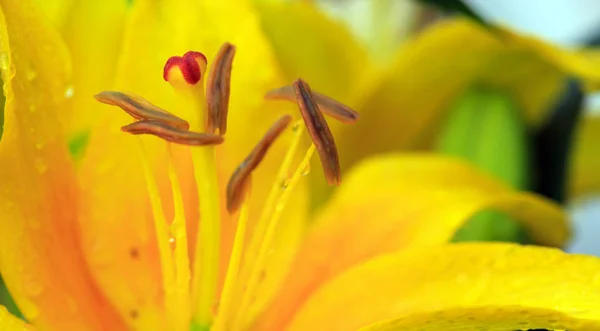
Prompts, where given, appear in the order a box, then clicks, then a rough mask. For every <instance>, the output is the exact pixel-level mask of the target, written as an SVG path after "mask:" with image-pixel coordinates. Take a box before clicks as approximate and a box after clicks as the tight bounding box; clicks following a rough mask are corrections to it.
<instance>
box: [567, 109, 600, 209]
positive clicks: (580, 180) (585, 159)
mask: <svg viewBox="0 0 600 331" xmlns="http://www.w3.org/2000/svg"><path fill="white" fill-rule="evenodd" d="M599 142H600V116H597V115H594V114H592V115H588V116H585V117H583V118H582V119H581V122H580V124H579V128H578V129H577V133H576V134H575V141H574V146H573V147H574V149H573V156H572V157H573V160H572V161H571V164H572V166H571V170H570V176H569V182H570V183H569V186H570V187H569V191H570V193H569V195H570V196H571V197H572V198H574V197H577V196H579V195H583V194H590V193H598V191H600V171H599V169H600V154H599V153H598V143H599Z"/></svg>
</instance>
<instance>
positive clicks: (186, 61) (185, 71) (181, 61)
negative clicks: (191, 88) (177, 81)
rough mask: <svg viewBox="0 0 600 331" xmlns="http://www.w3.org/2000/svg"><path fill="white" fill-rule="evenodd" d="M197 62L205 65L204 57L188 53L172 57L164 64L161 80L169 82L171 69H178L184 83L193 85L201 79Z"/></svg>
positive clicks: (200, 54) (199, 54)
mask: <svg viewBox="0 0 600 331" xmlns="http://www.w3.org/2000/svg"><path fill="white" fill-rule="evenodd" d="M198 61H203V62H204V63H206V56H204V54H202V53H200V52H194V51H189V52H187V53H185V54H184V55H183V56H173V57H171V58H170V59H168V60H167V63H165V68H164V70H163V78H164V79H165V81H169V72H170V71H171V69H172V68H173V67H175V66H176V67H178V68H179V70H181V74H182V75H183V78H184V79H185V81H186V82H188V83H189V84H191V85H195V84H196V83H198V82H199V81H200V78H202V70H201V68H200V65H199V64H198Z"/></svg>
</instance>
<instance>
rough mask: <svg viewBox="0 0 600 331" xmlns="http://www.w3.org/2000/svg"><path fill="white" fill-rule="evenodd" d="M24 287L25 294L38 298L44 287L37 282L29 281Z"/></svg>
mask: <svg viewBox="0 0 600 331" xmlns="http://www.w3.org/2000/svg"><path fill="white" fill-rule="evenodd" d="M24 286H25V293H27V295H29V296H32V297H35V296H38V295H40V294H42V292H44V285H42V283H40V282H38V281H37V280H33V279H30V280H29V281H26V282H25V284H24Z"/></svg>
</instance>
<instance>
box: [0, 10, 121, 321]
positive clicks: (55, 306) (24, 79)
mask: <svg viewBox="0 0 600 331" xmlns="http://www.w3.org/2000/svg"><path fill="white" fill-rule="evenodd" d="M0 5H1V12H0V39H1V40H2V41H3V42H2V44H1V47H2V48H1V49H0V54H1V56H0V60H1V63H0V68H1V69H2V80H3V82H4V92H5V95H6V103H5V131H4V136H3V137H2V141H1V143H0V181H1V182H2V187H3V189H2V190H1V192H0V200H1V201H2V202H3V203H2V204H1V205H0V208H1V210H0V213H1V214H2V215H3V220H4V221H2V222H0V245H1V247H0V270H1V272H2V276H3V278H4V280H5V282H6V284H7V287H8V288H9V290H10V292H11V294H12V295H13V296H14V298H15V301H16V302H17V304H18V306H19V308H20V309H21V311H22V312H23V314H24V315H25V317H26V318H27V319H28V320H29V321H31V322H32V323H34V324H35V325H37V326H38V327H39V328H41V329H45V330H48V329H54V330H102V329H110V330H122V329H123V324H122V321H121V320H120V318H119V317H118V316H117V315H116V314H115V312H114V310H113V309H112V307H111V306H110V304H109V303H108V302H107V301H106V299H105V298H104V297H103V295H102V293H101V292H100V291H99V290H98V288H97V286H96V285H95V283H94V281H93V279H92V278H91V277H90V274H89V270H88V269H87V266H86V263H85V260H84V257H83V255H82V254H81V249H80V237H79V226H80V224H79V223H78V219H77V211H78V209H79V207H80V205H79V199H78V195H77V187H76V184H75V176H74V169H73V164H72V162H71V159H70V157H69V155H68V151H67V145H66V139H65V136H64V129H63V126H62V123H61V116H62V114H63V113H62V110H64V109H68V107H69V106H70V105H69V98H68V97H67V96H65V90H67V89H68V84H69V81H70V76H71V71H70V66H69V64H70V62H69V58H68V55H67V53H66V49H65V47H64V45H63V44H62V42H61V40H60V38H59V36H58V35H57V33H55V31H54V30H53V29H52V27H51V25H50V24H49V23H48V22H46V21H45V20H44V18H43V16H42V15H41V13H40V12H39V10H38V9H37V8H36V7H35V6H34V5H33V4H32V2H31V1H27V0H18V1H12V0H4V1H1V2H0Z"/></svg>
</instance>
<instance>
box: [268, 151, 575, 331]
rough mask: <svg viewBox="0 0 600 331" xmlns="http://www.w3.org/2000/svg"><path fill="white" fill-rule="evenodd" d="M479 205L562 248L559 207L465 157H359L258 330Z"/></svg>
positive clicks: (428, 238)
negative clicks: (335, 280)
mask: <svg viewBox="0 0 600 331" xmlns="http://www.w3.org/2000/svg"><path fill="white" fill-rule="evenodd" d="M485 209H494V210H498V211H502V212H504V213H507V214H509V215H510V216H512V217H514V218H515V219H516V220H519V221H521V222H522V223H523V225H524V227H525V228H526V229H527V230H528V231H529V234H530V236H531V237H532V239H534V240H536V241H537V242H540V243H543V244H545V245H551V246H560V245H561V244H562V243H563V242H564V241H565V239H566V237H567V233H568V230H567V225H566V220H565V215H564V214H563V213H562V212H561V210H560V208H559V207H558V206H555V205H553V204H551V203H550V202H547V201H544V200H542V199H541V198H538V197H536V196H533V195H530V194H526V193H518V192H515V191H513V190H511V189H509V188H507V187H506V186H504V185H502V184H500V183H499V182H497V181H495V180H494V179H492V178H490V177H488V176H487V175H485V174H483V173H481V172H479V171H478V170H476V169H474V168H473V167H471V166H469V165H467V164H466V163H463V162H460V161H457V160H453V159H447V158H442V157H436V156H428V155H409V156H402V155H387V156H381V157H378V158H374V159H371V160H369V161H365V162H364V163H362V164H360V165H358V166H357V167H356V168H355V169H354V170H353V172H351V173H350V174H349V175H348V176H346V178H345V180H344V183H343V185H342V186H341V187H340V189H339V190H338V191H337V192H336V195H334V196H333V198H332V200H331V201H330V203H329V205H327V206H326V207H325V208H324V209H323V210H322V211H321V213H320V214H319V215H318V217H317V220H316V223H315V225H314V227H313V228H312V229H311V231H310V232H309V234H308V236H307V237H306V238H305V240H304V242H303V245H302V246H301V248H300V250H299V252H298V254H297V255H296V258H295V260H294V263H293V264H292V265H293V267H292V269H291V270H290V271H289V273H288V277H287V278H286V281H285V282H284V283H283V286H282V287H281V288H280V293H279V295H278V297H277V298H276V300H275V301H273V303H272V304H271V306H270V309H269V310H268V311H267V312H266V313H265V314H264V316H262V317H261V318H260V320H259V321H258V323H257V330H279V329H281V327H282V326H283V325H285V324H286V323H287V322H289V320H290V318H291V317H292V315H293V313H294V311H295V310H296V309H297V308H298V307H299V306H300V305H301V304H302V303H303V302H304V301H305V300H306V299H307V298H308V297H309V296H310V294H311V293H312V292H313V291H314V290H316V289H317V288H318V287H319V286H320V285H321V284H323V283H324V282H326V281H327V280H328V279H330V278H332V277H334V276H335V275H337V274H339V273H341V272H343V271H344V270H345V269H347V268H349V267H352V266H353V265H356V264H359V263H361V262H364V261H365V260H367V259H370V258H373V257H375V256H378V255H381V254H385V253H389V252H394V251H397V250H400V249H403V248H406V247H409V246H412V247H415V246H435V245H439V244H442V243H445V242H447V241H448V240H449V239H451V237H452V236H453V235H454V233H455V232H456V230H457V229H458V228H460V227H461V225H462V224H463V223H464V222H465V221H467V220H468V219H470V218H471V216H473V215H474V214H475V213H477V212H478V211H480V210H485Z"/></svg>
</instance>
